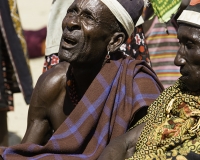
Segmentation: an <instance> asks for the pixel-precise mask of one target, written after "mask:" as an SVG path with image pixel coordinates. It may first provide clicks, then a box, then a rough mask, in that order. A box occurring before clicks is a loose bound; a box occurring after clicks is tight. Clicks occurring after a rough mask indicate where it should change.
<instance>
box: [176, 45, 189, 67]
mask: <svg viewBox="0 0 200 160" xmlns="http://www.w3.org/2000/svg"><path fill="white" fill-rule="evenodd" d="M184 53H185V49H184V46H182V45H181V46H180V48H179V50H178V52H177V53H176V57H175V59H174V64H175V65H176V66H183V65H185V63H186V60H185V58H184Z"/></svg>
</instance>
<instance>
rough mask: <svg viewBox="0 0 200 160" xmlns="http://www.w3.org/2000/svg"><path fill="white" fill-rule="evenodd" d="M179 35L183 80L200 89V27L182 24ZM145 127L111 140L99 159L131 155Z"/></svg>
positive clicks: (177, 60)
mask: <svg viewBox="0 0 200 160" xmlns="http://www.w3.org/2000/svg"><path fill="white" fill-rule="evenodd" d="M177 35H178V39H179V41H180V48H179V50H178V52H177V54H176V57H175V60H174V63H175V65H177V66H180V73H181V74H182V77H181V80H182V82H183V83H184V84H185V86H186V87H187V89H188V90H190V91H194V92H197V91H200V83H199V81H200V29H199V28H195V27H192V26H188V25H180V27H179V29H178V33H177ZM143 127H144V124H141V125H139V126H137V127H135V128H134V129H132V130H131V131H129V132H127V133H125V134H124V135H122V136H120V137H117V138H116V139H114V140H113V141H111V142H110V144H109V145H108V146H107V147H106V148H105V149H104V151H103V153H102V155H101V156H100V157H99V159H98V160H104V159H106V160H122V159H125V158H129V157H131V156H132V155H133V153H134V151H135V146H136V143H137V140H138V138H139V135H140V133H141V132H142V129H143Z"/></svg>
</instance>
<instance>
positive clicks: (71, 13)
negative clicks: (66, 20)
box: [67, 9, 76, 15]
mask: <svg viewBox="0 0 200 160" xmlns="http://www.w3.org/2000/svg"><path fill="white" fill-rule="evenodd" d="M74 14H76V11H75V10H74V9H70V10H68V11H67V15H74Z"/></svg>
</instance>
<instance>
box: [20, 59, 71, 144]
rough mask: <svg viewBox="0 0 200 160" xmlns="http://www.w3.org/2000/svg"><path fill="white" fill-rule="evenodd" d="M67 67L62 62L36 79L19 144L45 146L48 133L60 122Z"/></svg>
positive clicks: (62, 115) (66, 64)
mask: <svg viewBox="0 0 200 160" xmlns="http://www.w3.org/2000/svg"><path fill="white" fill-rule="evenodd" d="M68 66H69V64H68V63H66V62H62V63H60V64H59V65H58V66H56V67H54V68H52V69H51V70H49V71H47V72H45V73H44V74H43V75H41V76H40V78H39V79H38V82H37V84H36V87H35V89H34V91H33V95H32V97H31V102H30V108H29V113H28V124H27V130H26V133H25V136H24V138H23V139H22V142H21V143H35V144H40V145H43V144H45V142H46V140H47V139H48V138H47V137H48V135H49V133H52V131H53V130H55V129H57V127H58V126H59V124H60V123H61V122H62V120H63V117H64V116H65V115H64V113H63V111H62V109H63V108H62V107H63V101H64V96H65V85H66V72H67V69H68ZM55 124H56V125H55Z"/></svg>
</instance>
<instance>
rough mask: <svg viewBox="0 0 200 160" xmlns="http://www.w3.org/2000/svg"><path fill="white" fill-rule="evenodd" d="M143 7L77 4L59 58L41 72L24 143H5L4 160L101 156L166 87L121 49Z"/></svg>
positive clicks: (110, 0) (94, 0)
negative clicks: (45, 70)
mask: <svg viewBox="0 0 200 160" xmlns="http://www.w3.org/2000/svg"><path fill="white" fill-rule="evenodd" d="M129 6H132V7H131V8H130V7H129ZM142 9H143V1H141V0H135V1H129V0H119V1H116V0H75V1H74V2H73V3H72V5H71V6H70V7H69V9H68V11H67V15H66V17H65V18H64V20H63V24H62V27H63V36H62V39H61V43H60V50H59V58H60V59H61V61H62V62H61V63H59V64H58V65H57V66H55V67H53V68H52V69H50V70H49V71H47V72H45V73H44V74H43V75H42V76H41V77H40V78H39V80H38V82H37V85H36V87H35V89H34V93H33V96H32V99H31V105H30V110H29V115H28V127H27V131H26V134H25V136H24V138H23V141H22V142H23V143H24V144H20V145H17V146H13V147H10V148H4V149H2V154H1V155H2V157H3V158H4V159H9V160H12V159H14V160H16V159H20V160H21V159H28V158H31V159H70V160H73V159H87V160H89V159H91V160H93V159H97V158H98V156H99V155H100V154H101V152H102V150H103V149H104V148H105V146H106V145H107V144H108V143H109V141H110V140H111V139H113V138H114V137H117V136H119V135H121V134H123V133H125V132H126V131H127V129H128V128H129V127H130V126H131V125H133V124H134V123H135V122H136V121H137V120H138V119H139V118H141V117H143V115H144V114H145V113H146V108H147V106H149V105H150V104H151V103H152V102H153V101H154V100H155V98H157V97H158V96H159V94H160V92H161V91H162V86H161V85H160V83H159V81H158V80H157V77H156V75H155V74H154V72H153V71H152V70H151V68H150V67H149V66H148V65H147V64H146V63H145V62H144V61H137V60H134V59H132V58H131V57H129V56H127V55H124V54H123V53H122V52H120V51H118V48H119V47H120V45H121V44H122V43H124V42H125V40H126V39H127V38H128V36H130V35H131V33H132V32H133V29H134V23H136V21H137V20H138V18H139V16H140V14H141V12H142ZM49 132H51V133H52V132H53V135H52V136H51V138H50V139H49V140H48V142H47V143H46V144H45V145H44V146H42V145H43V144H44V143H45V140H46V138H45V137H46V135H48V133H49ZM37 144H40V145H37ZM27 157H28V158H27Z"/></svg>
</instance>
